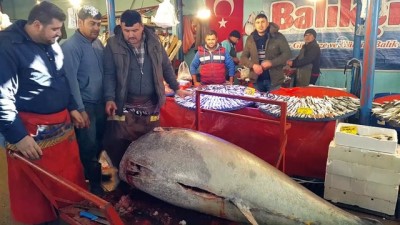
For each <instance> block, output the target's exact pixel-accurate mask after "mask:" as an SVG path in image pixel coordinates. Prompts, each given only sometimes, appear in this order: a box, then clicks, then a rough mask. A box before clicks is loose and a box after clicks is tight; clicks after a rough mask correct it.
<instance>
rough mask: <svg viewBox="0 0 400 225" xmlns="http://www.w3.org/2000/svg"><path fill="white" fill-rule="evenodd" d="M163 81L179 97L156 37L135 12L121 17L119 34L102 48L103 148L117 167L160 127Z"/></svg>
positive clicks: (174, 76)
mask: <svg viewBox="0 0 400 225" xmlns="http://www.w3.org/2000/svg"><path fill="white" fill-rule="evenodd" d="M163 80H165V81H166V82H167V83H168V84H169V87H170V88H171V89H173V90H174V91H175V93H176V94H178V95H179V96H181V97H185V96H187V95H190V92H188V91H185V90H179V84H178V82H177V81H176V75H175V73H174V70H173V68H172V64H171V61H170V60H169V59H168V55H167V53H166V52H165V50H164V48H163V46H162V45H161V43H160V41H159V38H158V36H157V35H156V34H155V33H154V32H153V31H152V30H151V29H149V28H147V27H145V26H144V24H143V23H142V16H141V15H140V14H139V13H138V12H137V11H135V10H126V11H124V12H123V13H122V15H121V31H120V32H118V33H116V34H115V36H112V37H110V38H109V39H108V41H107V45H106V47H105V49H104V99H105V101H106V107H105V110H106V113H107V115H108V118H107V120H108V121H107V125H106V130H105V135H104V148H105V149H106V151H107V153H108V155H109V156H110V159H111V161H112V163H113V165H114V166H116V167H118V166H119V163H120V161H121V158H122V156H123V154H124V153H125V151H126V149H127V147H128V146H129V144H130V143H131V142H132V141H134V140H136V139H138V138H139V137H140V136H142V135H144V134H146V133H147V132H149V131H151V130H153V128H155V127H157V126H159V124H160V122H159V113H160V108H161V107H162V106H163V105H164V103H165V100H166V97H165V88H164V83H163Z"/></svg>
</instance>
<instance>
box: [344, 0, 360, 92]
mask: <svg viewBox="0 0 400 225" xmlns="http://www.w3.org/2000/svg"><path fill="white" fill-rule="evenodd" d="M355 1H356V4H357V5H356V21H355V24H354V42H353V58H356V59H360V55H361V39H362V36H363V35H362V34H357V33H358V32H357V31H358V29H359V27H360V25H361V9H362V3H361V0H355ZM355 70H360V68H356V67H352V69H351V83H350V93H353V94H354V93H356V90H355V89H354V87H355V83H354V82H358V80H354V77H355ZM346 76H347V75H346Z"/></svg>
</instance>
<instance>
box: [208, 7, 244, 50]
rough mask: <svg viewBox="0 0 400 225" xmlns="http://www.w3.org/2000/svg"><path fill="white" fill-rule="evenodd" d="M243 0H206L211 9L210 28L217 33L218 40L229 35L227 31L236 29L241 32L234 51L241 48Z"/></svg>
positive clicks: (220, 40)
mask: <svg viewBox="0 0 400 225" xmlns="http://www.w3.org/2000/svg"><path fill="white" fill-rule="evenodd" d="M243 1H244V0H206V6H207V8H208V9H210V11H211V17H210V23H209V24H210V29H212V30H215V31H216V32H217V34H218V42H222V41H223V40H225V39H227V38H228V37H229V33H230V32H231V31H233V30H238V31H239V32H240V33H241V34H242V38H240V40H239V42H238V44H237V45H236V51H238V52H240V51H242V50H243V33H244V32H243Z"/></svg>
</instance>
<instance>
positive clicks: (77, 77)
mask: <svg viewBox="0 0 400 225" xmlns="http://www.w3.org/2000/svg"><path fill="white" fill-rule="evenodd" d="M100 26H101V13H100V12H99V10H97V9H96V8H95V7H93V6H87V5H85V6H82V8H81V9H80V10H79V11H78V27H79V28H78V29H77V30H76V31H75V33H74V35H72V36H71V38H69V39H68V40H66V41H65V42H64V43H63V44H62V46H61V48H62V50H63V52H64V68H65V71H66V75H67V79H68V82H69V85H70V87H71V91H72V95H73V97H74V100H75V101H76V102H77V103H78V111H79V112H80V113H81V115H82V117H83V119H84V123H83V124H78V125H77V127H76V129H75V132H76V138H77V140H78V145H79V153H80V158H81V161H82V164H83V167H84V168H85V174H86V178H87V179H88V180H89V184H90V191H91V192H92V193H94V194H97V195H101V194H102V192H103V189H102V187H101V164H100V163H99V162H98V157H99V154H100V151H101V150H102V146H101V142H102V139H103V132H104V126H105V122H106V114H105V112H104V106H105V105H104V100H103V49H104V47H103V44H102V43H101V41H100V40H99V39H98V36H99V32H100Z"/></svg>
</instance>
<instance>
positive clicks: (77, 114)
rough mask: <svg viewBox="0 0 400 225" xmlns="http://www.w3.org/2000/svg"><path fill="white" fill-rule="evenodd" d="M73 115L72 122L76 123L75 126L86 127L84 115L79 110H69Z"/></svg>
mask: <svg viewBox="0 0 400 225" xmlns="http://www.w3.org/2000/svg"><path fill="white" fill-rule="evenodd" d="M69 114H70V115H71V119H72V122H73V123H74V126H75V127H76V128H84V127H85V121H84V120H83V117H82V115H81V113H80V112H78V110H72V111H71V112H69Z"/></svg>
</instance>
